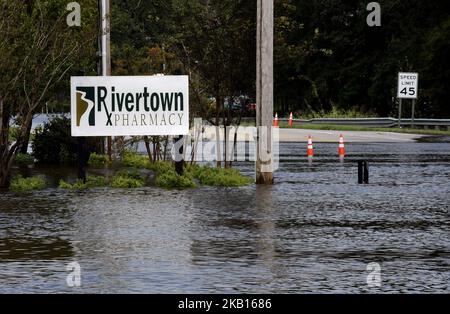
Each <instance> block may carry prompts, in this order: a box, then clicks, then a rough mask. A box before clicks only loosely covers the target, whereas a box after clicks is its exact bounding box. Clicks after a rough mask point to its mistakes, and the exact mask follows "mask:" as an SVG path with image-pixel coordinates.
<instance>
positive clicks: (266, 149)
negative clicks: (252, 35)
mask: <svg viewBox="0 0 450 314" xmlns="http://www.w3.org/2000/svg"><path fill="white" fill-rule="evenodd" d="M257 5H258V8H257V18H256V19H257V34H256V36H257V39H256V49H257V51H256V59H257V60H256V127H257V132H258V140H257V144H256V147H257V156H256V183H257V184H273V182H274V181H273V167H272V165H273V152H272V117H273V28H274V1H273V0H258V2H257Z"/></svg>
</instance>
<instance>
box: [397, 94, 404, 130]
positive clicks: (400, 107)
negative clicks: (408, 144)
mask: <svg viewBox="0 0 450 314" xmlns="http://www.w3.org/2000/svg"><path fill="white" fill-rule="evenodd" d="M402 101H403V99H402V98H400V99H399V101H398V128H399V129H401V128H402Z"/></svg>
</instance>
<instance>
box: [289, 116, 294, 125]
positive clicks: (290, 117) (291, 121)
mask: <svg viewBox="0 0 450 314" xmlns="http://www.w3.org/2000/svg"><path fill="white" fill-rule="evenodd" d="M289 126H290V127H291V128H292V127H293V126H294V116H293V115H292V112H291V114H290V115H289Z"/></svg>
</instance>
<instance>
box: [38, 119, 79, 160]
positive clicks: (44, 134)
mask: <svg viewBox="0 0 450 314" xmlns="http://www.w3.org/2000/svg"><path fill="white" fill-rule="evenodd" d="M77 145H78V142H77V139H76V138H74V137H72V136H71V132H70V119H69V118H67V117H62V118H59V117H58V118H54V119H53V120H51V121H49V122H48V123H45V124H44V127H43V128H42V130H40V131H36V135H35V137H34V140H33V142H32V147H33V156H34V157H35V158H36V160H37V161H38V162H39V163H45V164H52V165H59V164H62V163H69V164H75V162H76V160H77V148H78V146H77Z"/></svg>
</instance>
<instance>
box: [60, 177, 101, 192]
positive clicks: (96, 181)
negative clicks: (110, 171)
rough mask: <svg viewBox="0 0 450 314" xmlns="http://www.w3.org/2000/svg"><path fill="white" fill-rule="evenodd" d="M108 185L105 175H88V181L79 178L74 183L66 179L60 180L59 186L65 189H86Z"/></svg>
mask: <svg viewBox="0 0 450 314" xmlns="http://www.w3.org/2000/svg"><path fill="white" fill-rule="evenodd" d="M105 186H107V182H106V179H105V178H104V177H96V176H88V177H87V178H86V183H83V182H82V181H80V180H77V181H76V182H75V183H74V184H70V183H67V182H65V181H64V180H60V181H59V188H60V189H64V190H86V189H89V188H99V187H105Z"/></svg>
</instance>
